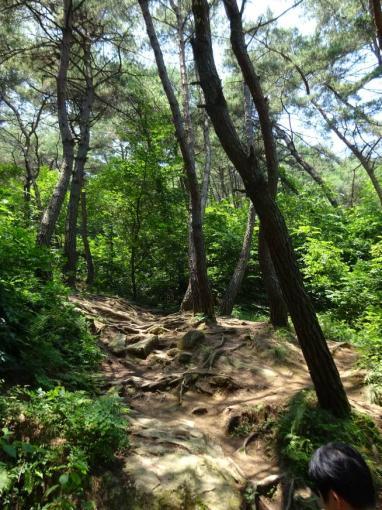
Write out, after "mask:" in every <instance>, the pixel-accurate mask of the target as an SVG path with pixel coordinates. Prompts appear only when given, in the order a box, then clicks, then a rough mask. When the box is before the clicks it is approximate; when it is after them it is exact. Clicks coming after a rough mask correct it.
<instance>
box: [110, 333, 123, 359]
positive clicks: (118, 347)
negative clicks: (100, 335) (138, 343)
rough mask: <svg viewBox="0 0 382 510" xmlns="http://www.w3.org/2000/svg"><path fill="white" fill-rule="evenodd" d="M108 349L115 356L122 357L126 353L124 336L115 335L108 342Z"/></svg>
mask: <svg viewBox="0 0 382 510" xmlns="http://www.w3.org/2000/svg"><path fill="white" fill-rule="evenodd" d="M108 348H109V349H110V351H111V352H112V353H113V354H115V355H116V356H123V355H124V354H125V353H126V335H123V334H122V333H118V334H116V335H115V336H114V337H113V338H112V339H111V340H110V341H109V342H108Z"/></svg>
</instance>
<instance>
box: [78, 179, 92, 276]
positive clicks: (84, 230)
mask: <svg viewBox="0 0 382 510" xmlns="http://www.w3.org/2000/svg"><path fill="white" fill-rule="evenodd" d="M81 236H82V244H83V245H84V255H85V260H86V271H87V277H86V283H87V284H88V285H93V283H94V276H95V270H94V262H93V257H92V252H91V250H90V244H89V235H88V212H87V205H86V191H85V190H84V189H82V190H81Z"/></svg>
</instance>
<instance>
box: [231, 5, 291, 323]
mask: <svg viewBox="0 0 382 510" xmlns="http://www.w3.org/2000/svg"><path fill="white" fill-rule="evenodd" d="M224 7H225V10H226V13H227V16H228V18H229V21H230V28H231V45H232V49H233V52H234V54H235V57H236V60H237V61H238V64H239V66H240V69H241V72H242V74H243V77H244V80H245V83H246V84H247V87H248V89H249V92H250V93H251V96H252V100H253V103H254V105H255V108H256V110H257V114H258V116H259V121H260V130H261V135H262V138H263V142H264V151H265V159H266V162H267V173H268V186H269V190H270V193H271V196H272V198H273V199H275V198H276V195H277V183H278V177H279V170H278V158H277V151H276V144H275V139H274V136H273V125H272V120H271V117H270V114H269V108H268V102H267V100H266V98H265V96H264V93H263V90H262V87H261V83H260V79H259V77H258V76H257V74H256V73H255V70H254V68H253V65H252V62H251V60H250V58H249V55H248V52H247V46H246V44H245V40H244V35H243V30H242V22H241V15H240V12H239V10H238V8H237V4H236V1H235V0H224ZM260 223H261V222H260ZM261 230H262V226H261V225H260V231H261ZM260 233H261V232H260ZM260 242H262V243H266V242H267V240H266V237H265V236H261V235H260V237H259V243H260ZM260 257H263V258H264V257H265V258H267V259H266V260H260V268H261V269H262V276H263V281H264V286H265V289H266V291H267V297H268V303H269V308H270V317H271V322H272V324H273V325H274V326H287V325H288V311H287V306H286V305H285V303H284V304H283V301H284V297H283V295H282V292H281V287H280V285H279V284H278V283H277V274H276V271H275V268H274V265H273V262H272V259H271V257H270V256H269V250H268V249H267V248H266V247H262V246H260V244H259V258H260ZM272 319H277V322H275V323H274V322H273V321H272Z"/></svg>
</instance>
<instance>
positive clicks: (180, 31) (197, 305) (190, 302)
mask: <svg viewBox="0 0 382 510" xmlns="http://www.w3.org/2000/svg"><path fill="white" fill-rule="evenodd" d="M171 8H172V9H173V11H174V12H175V17H176V28H177V37H178V56H179V69H180V81H181V96H182V103H183V122H184V131H185V135H186V140H187V144H188V147H189V151H190V155H191V157H192V160H193V165H194V167H195V137H194V130H193V126H192V120H191V112H190V88H189V84H188V76H187V66H186V42H185V38H184V25H185V16H184V15H183V13H182V7H181V3H179V5H178V4H177V3H176V0H175V1H173V0H171ZM202 200H203V194H201V198H200V207H201V218H202V219H203V211H204V209H203V207H202ZM188 230H189V235H188V266H189V271H190V279H189V282H188V286H187V290H186V293H185V295H184V297H183V300H182V303H181V310H183V311H188V310H193V312H194V313H196V312H202V311H203V299H202V296H201V295H200V289H199V286H198V278H197V267H196V256H197V255H196V250H195V246H194V240H193V235H192V203H191V202H190V204H189V227H188Z"/></svg>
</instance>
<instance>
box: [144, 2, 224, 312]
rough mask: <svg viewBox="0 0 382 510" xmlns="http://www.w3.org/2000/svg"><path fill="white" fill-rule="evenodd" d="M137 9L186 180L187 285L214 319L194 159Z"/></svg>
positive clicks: (148, 23)
mask: <svg viewBox="0 0 382 510" xmlns="http://www.w3.org/2000/svg"><path fill="white" fill-rule="evenodd" d="M139 5H140V7H141V10H142V14H143V18H144V20H145V24H146V29H147V34H148V36H149V39H150V43H151V46H152V48H153V51H154V54H155V60H156V63H157V67H158V72H159V76H160V79H161V82H162V86H163V89H164V91H165V93H166V96H167V100H168V102H169V105H170V108H171V112H172V117H173V122H174V126H175V134H176V138H177V141H178V143H179V146H180V150H181V153H182V157H183V162H184V167H185V172H186V176H187V187H188V191H189V193H190V204H191V232H192V241H193V246H194V249H195V268H192V271H194V269H195V274H193V275H192V276H191V284H192V285H194V282H196V284H197V287H198V291H199V293H200V298H201V312H202V313H204V314H205V315H206V316H207V317H210V318H214V317H215V312H214V305H213V299H212V294H211V290H210V285H209V282H208V277H207V263H206V254H205V247H204V237H203V230H202V214H201V208H200V193H199V186H198V181H197V177H196V171H195V164H194V159H193V155H192V153H191V151H190V146H189V143H188V140H187V136H186V132H185V129H184V123H183V119H182V115H181V113H180V108H179V104H178V101H177V99H176V97H175V94H174V90H173V88H172V85H171V82H170V80H169V78H168V74H167V69H166V66H165V63H164V60H163V55H162V51H161V49H160V46H159V42H158V38H157V35H156V33H155V28H154V25H153V22H152V18H151V14H150V11H149V8H148V0H139ZM193 290H194V289H193Z"/></svg>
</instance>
